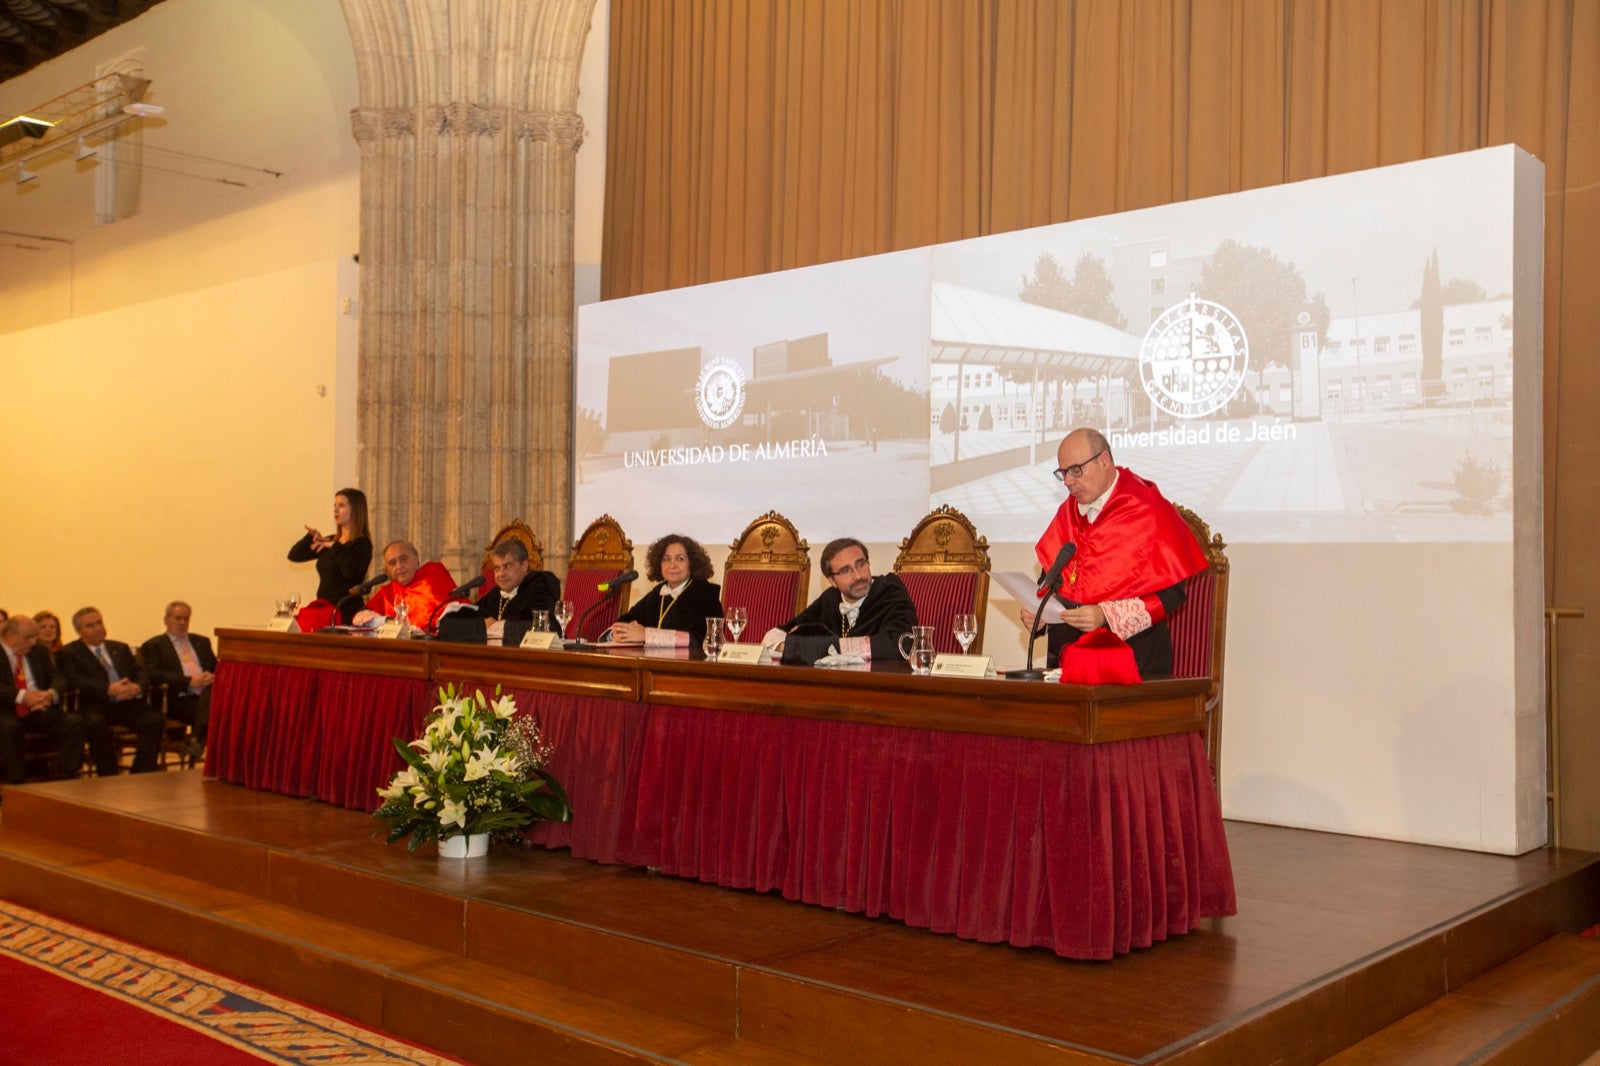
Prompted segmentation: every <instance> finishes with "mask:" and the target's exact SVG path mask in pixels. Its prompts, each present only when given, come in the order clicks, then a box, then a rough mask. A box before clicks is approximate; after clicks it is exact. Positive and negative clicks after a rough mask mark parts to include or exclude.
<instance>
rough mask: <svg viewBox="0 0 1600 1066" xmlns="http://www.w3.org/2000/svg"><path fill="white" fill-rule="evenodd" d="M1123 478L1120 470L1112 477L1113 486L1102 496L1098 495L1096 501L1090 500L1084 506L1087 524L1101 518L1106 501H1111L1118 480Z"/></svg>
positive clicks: (1109, 486) (1110, 485)
mask: <svg viewBox="0 0 1600 1066" xmlns="http://www.w3.org/2000/svg"><path fill="white" fill-rule="evenodd" d="M1121 476H1122V471H1120V470H1118V471H1117V472H1116V473H1115V474H1113V475H1111V484H1109V485H1107V486H1106V491H1104V492H1102V493H1101V494H1100V495H1098V496H1096V497H1095V498H1094V499H1092V500H1090V501H1089V502H1088V504H1087V505H1085V506H1084V508H1083V520H1084V521H1085V522H1089V523H1091V524H1092V523H1093V522H1094V520H1095V519H1096V518H1099V517H1100V512H1101V510H1102V509H1103V508H1104V507H1105V505H1106V501H1107V500H1109V499H1111V494H1112V493H1113V492H1115V491H1116V488H1117V479H1118V478H1120V477H1121Z"/></svg>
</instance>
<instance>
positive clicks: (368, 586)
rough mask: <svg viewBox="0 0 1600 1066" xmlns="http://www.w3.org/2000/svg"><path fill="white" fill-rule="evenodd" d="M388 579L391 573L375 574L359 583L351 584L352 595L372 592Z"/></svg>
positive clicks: (363, 594)
mask: <svg viewBox="0 0 1600 1066" xmlns="http://www.w3.org/2000/svg"><path fill="white" fill-rule="evenodd" d="M388 580H389V575H388V574H376V575H374V576H372V577H369V578H367V579H366V580H365V581H363V582H362V583H361V584H359V585H351V586H350V595H352V596H365V595H366V594H367V593H369V592H371V591H372V590H373V589H375V588H377V587H378V586H379V585H381V584H383V583H384V582H385V581H388Z"/></svg>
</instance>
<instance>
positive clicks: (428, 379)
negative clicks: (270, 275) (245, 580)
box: [344, 0, 594, 579]
mask: <svg viewBox="0 0 1600 1066" xmlns="http://www.w3.org/2000/svg"><path fill="white" fill-rule="evenodd" d="M344 3H345V11H346V16H347V19H348V20H349V22H350V25H351V37H352V40H353V42H354V43H355V45H356V56H357V66H358V71H359V73H360V78H361V99H362V106H361V107H359V108H358V109H357V110H356V111H355V113H354V115H353V125H354V130H355V136H356V139H357V141H358V142H359V144H360V147H361V343H360V363H359V368H358V389H357V418H358V422H357V435H358V443H357V447H358V449H359V456H358V464H357V466H358V469H359V471H360V487H361V488H362V489H364V490H365V491H366V493H367V495H368V499H369V500H370V502H371V505H372V520H373V527H374V528H373V534H374V539H375V540H376V541H377V542H378V543H379V544H380V545H381V544H382V543H383V542H384V541H387V540H389V539H390V538H393V537H402V536H403V537H408V538H410V539H411V540H413V541H415V542H416V544H417V546H418V548H419V549H421V551H422V554H423V557H424V558H440V559H442V560H443V561H444V563H445V565H447V566H448V567H449V568H450V570H451V573H453V574H455V575H457V576H458V577H460V578H462V579H465V577H467V576H471V575H472V574H474V573H476V572H477V569H478V565H479V561H480V559H481V556H482V553H483V549H484V547H485V546H486V542H487V539H488V538H489V537H490V536H491V535H492V534H493V533H494V532H495V531H496V530H497V529H498V528H499V527H500V526H502V525H504V524H505V523H506V522H509V521H511V520H512V519H516V518H522V519H525V520H526V521H527V522H528V524H529V525H530V526H531V527H532V528H533V530H534V532H535V533H537V534H538V535H539V537H540V539H541V540H542V541H543V542H544V546H545V559H546V565H547V566H549V567H551V568H553V569H557V570H559V569H562V568H563V567H564V565H565V560H566V557H567V555H568V553H569V552H570V548H571V541H572V528H571V514H572V484H571V470H572V443H571V442H572V334H573V330H572V322H573V288H572V286H573V264H572V258H573V174H574V158H575V154H576V152H577V148H578V146H579V144H580V143H581V142H582V139H583V127H582V122H581V121H580V120H579V118H578V116H577V114H576V112H575V111H574V110H573V107H574V105H575V104H576V94H577V61H578V57H579V56H580V55H581V52H582V47H583V38H584V35H585V34H586V33H587V31H588V25H589V15H590V14H591V13H592V9H593V3H594V0H565V2H548V3H540V2H537V0H476V2H473V0H344ZM391 101H392V102H391Z"/></svg>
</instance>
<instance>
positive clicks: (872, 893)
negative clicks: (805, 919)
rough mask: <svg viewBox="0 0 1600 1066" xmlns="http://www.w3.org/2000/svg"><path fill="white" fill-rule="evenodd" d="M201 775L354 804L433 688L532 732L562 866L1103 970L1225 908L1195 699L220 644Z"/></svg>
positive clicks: (621, 659) (1156, 686) (438, 652)
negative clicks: (541, 755) (536, 731)
mask: <svg viewBox="0 0 1600 1066" xmlns="http://www.w3.org/2000/svg"><path fill="white" fill-rule="evenodd" d="M218 636H219V641H220V647H219V651H220V656H219V658H220V663H219V666H218V668H217V679H216V684H215V688H214V691H213V694H212V703H211V724H210V737H209V745H208V750H207V758H206V773H207V775H209V776H212V777H216V778H219V779H222V780H225V781H233V782H238V783H240V784H243V785H248V786H250V787H253V788H261V789H268V790H271V791H274V792H280V793H283V794H286V795H292V796H308V797H314V798H317V799H321V800H325V801H327V802H329V803H336V804H340V805H342V806H346V807H353V808H356V809H359V810H369V811H370V810H374V809H376V807H377V806H378V802H379V800H378V794H377V793H378V789H379V788H381V787H383V786H384V785H386V784H387V783H388V781H389V778H390V777H391V776H392V775H393V774H394V773H395V772H396V771H397V770H399V769H400V768H401V765H402V764H401V761H400V759H399V756H398V755H397V754H396V753H395V751H394V746H393V743H392V738H394V737H400V738H402V739H407V740H409V739H411V738H414V737H416V736H417V735H419V734H420V732H421V729H422V722H423V719H424V718H425V717H426V715H427V714H428V712H429V711H430V710H431V709H432V707H433V705H434V704H435V702H436V697H437V691H438V688H439V686H441V685H443V684H452V683H453V684H456V685H466V686H476V687H481V688H483V689H484V690H485V691H489V692H492V691H493V690H494V689H495V688H497V687H498V688H500V689H501V690H502V691H504V692H508V693H510V694H511V695H512V696H514V697H515V699H516V701H517V705H518V707H519V708H520V710H521V711H522V712H523V713H531V714H535V715H537V716H538V719H539V722H540V725H541V727H542V728H543V730H544V733H545V735H546V737H547V738H548V739H549V740H550V741H552V742H553V743H554V745H555V754H554V756H553V758H552V760H551V763H550V769H551V770H552V772H553V773H554V774H555V775H556V778H557V779H558V780H559V781H560V782H561V783H562V785H563V786H564V787H565V789H566V791H567V794H568V798H569V799H570V800H571V802H572V807H573V818H572V821H571V822H566V823H542V824H540V825H537V826H536V827H535V828H534V829H533V830H532V831H531V832H530V834H529V835H530V837H531V839H532V840H533V841H534V842H536V843H538V844H542V845H545V846H548V847H558V848H570V849H571V852H572V854H573V855H574V856H577V857H580V858H585V859H590V860H593V861H596V862H604V863H627V864H631V865H634V866H641V867H651V868H656V869H659V870H660V871H661V872H662V873H663V874H670V875H675V876H679V877H689V878H696V879H699V880H701V881H706V882H711V883H715V884H719V885H726V886H729V887H734V888H747V889H754V890H757V891H761V892H778V893H781V894H782V895H783V896H784V897H785V898H788V899H792V900H801V901H804V902H806V903H812V904H817V905H820V906H826V907H841V908H844V909H846V910H849V911H853V912H856V913H860V914H865V915H871V916H876V915H888V916H890V917H893V918H897V919H899V920H901V921H903V922H905V923H907V924H908V925H913V926H919V927H924V928H927V929H932V930H935V931H937V932H942V933H953V934H955V935H956V936H960V937H964V938H967V939H971V940H978V941H985V942H991V943H1009V944H1014V945H1017V946H1019V947H1032V946H1042V947H1047V948H1050V949H1051V950H1053V951H1055V952H1056V953H1057V954H1059V955H1064V956H1068V957H1072V958H1085V959H1106V958H1111V957H1112V956H1114V955H1116V954H1120V953H1125V952H1127V951H1129V950H1131V949H1132V948H1137V947H1147V946H1149V945H1150V944H1152V943H1155V942H1157V941H1161V940H1164V939H1165V938H1167V937H1168V936H1174V935H1178V934H1182V933H1186V932H1189V931H1190V930H1192V929H1195V928H1197V927H1198V926H1199V925H1200V924H1201V922H1202V920H1203V919H1206V918H1213V917H1221V916H1224V915H1229V914H1232V913H1234V909H1235V900H1234V888H1233V871H1232V866H1231V864H1230V862H1229V858H1228V849H1227V841H1226V838H1225V836H1224V833H1223V826H1222V814H1221V810H1220V807H1219V805H1218V802H1217V796H1216V791H1215V789H1214V787H1213V784H1212V778H1211V770H1210V766H1209V764H1208V763H1207V761H1206V755H1205V745H1204V743H1203V740H1202V737H1201V732H1200V731H1201V730H1202V729H1203V727H1204V705H1205V694H1206V687H1207V684H1206V682H1205V681H1204V680H1190V679H1184V680H1169V681H1155V682H1147V683H1145V684H1141V685H1132V686H1092V687H1091V686H1081V685H1056V684H1047V683H1043V682H1021V681H1007V680H999V679H979V678H953V677H926V676H925V677H917V676H913V675H912V674H910V673H909V671H907V670H905V668H904V667H903V665H902V664H899V663H895V664H877V665H875V666H874V667H873V668H872V669H870V670H823V669H817V668H811V667H791V666H779V665H772V664H763V665H743V664H733V663H708V662H702V661H697V658H691V657H689V655H688V653H686V652H682V651H679V652H667V653H654V652H650V653H646V652H640V651H638V650H636V649H635V650H630V651H626V652H625V651H621V650H612V651H600V650H584V651H574V650H566V651H532V650H527V649H521V648H498V647H485V646H475V645H467V644H449V643H441V642H437V641H394V640H377V639H373V638H365V637H348V636H315V635H301V634H280V633H271V632H265V631H258V630H231V629H230V630H222V631H221V632H220V633H219V634H218Z"/></svg>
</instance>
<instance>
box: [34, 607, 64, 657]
mask: <svg viewBox="0 0 1600 1066" xmlns="http://www.w3.org/2000/svg"><path fill="white" fill-rule="evenodd" d="M33 620H34V621H35V622H37V623H38V624H39V647H41V648H43V649H45V650H46V651H48V652H49V653H50V654H51V656H52V657H53V656H54V655H55V653H56V652H58V651H60V650H61V619H59V618H57V617H56V614H55V612H54V611H39V612H38V613H36V614H35V615H34V616H33Z"/></svg>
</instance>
